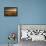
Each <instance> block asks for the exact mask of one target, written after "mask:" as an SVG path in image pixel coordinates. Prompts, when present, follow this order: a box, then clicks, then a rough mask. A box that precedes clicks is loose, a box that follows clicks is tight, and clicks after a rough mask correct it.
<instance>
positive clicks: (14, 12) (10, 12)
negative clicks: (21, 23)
mask: <svg viewBox="0 0 46 46" xmlns="http://www.w3.org/2000/svg"><path fill="white" fill-rule="evenodd" d="M4 16H18V8H17V7H4Z"/></svg>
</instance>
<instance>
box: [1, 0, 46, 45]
mask: <svg viewBox="0 0 46 46" xmlns="http://www.w3.org/2000/svg"><path fill="white" fill-rule="evenodd" d="M8 6H13V7H14V6H15V7H18V16H17V17H5V16H4V7H8ZM18 24H46V0H15V1H11V0H0V44H7V43H8V39H7V36H8V34H9V32H16V33H17V32H18V30H17V25H18ZM16 42H17V40H16Z"/></svg>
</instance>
